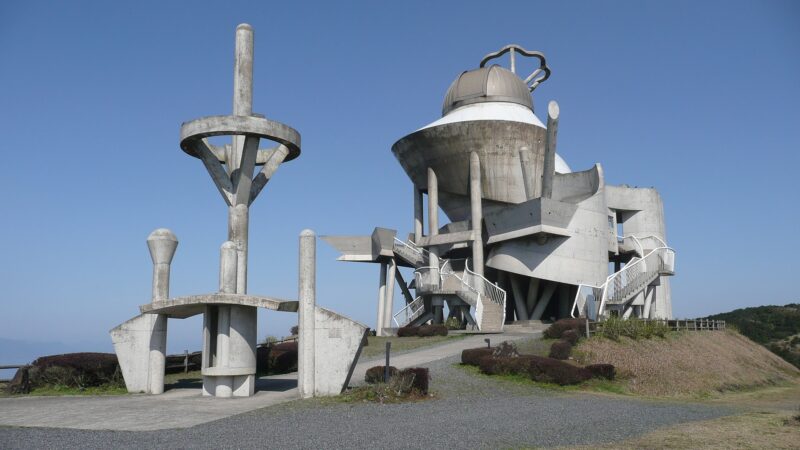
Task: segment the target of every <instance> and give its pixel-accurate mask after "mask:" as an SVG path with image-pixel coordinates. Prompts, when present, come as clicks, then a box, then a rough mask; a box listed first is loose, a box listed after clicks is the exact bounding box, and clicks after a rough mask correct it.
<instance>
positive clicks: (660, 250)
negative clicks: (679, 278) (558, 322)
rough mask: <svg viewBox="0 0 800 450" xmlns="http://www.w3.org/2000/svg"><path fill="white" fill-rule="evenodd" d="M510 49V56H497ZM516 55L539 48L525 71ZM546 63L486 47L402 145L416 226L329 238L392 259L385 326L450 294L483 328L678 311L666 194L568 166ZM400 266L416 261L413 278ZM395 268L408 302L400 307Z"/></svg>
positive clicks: (381, 325) (424, 318)
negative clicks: (437, 114) (559, 147)
mask: <svg viewBox="0 0 800 450" xmlns="http://www.w3.org/2000/svg"><path fill="white" fill-rule="evenodd" d="M505 54H509V60H510V68H509V69H506V68H504V67H501V66H499V65H489V64H488V63H489V62H490V61H492V60H494V59H496V58H499V57H501V56H503V55H505ZM519 56H525V57H532V58H536V59H537V60H538V61H539V66H538V68H537V69H536V70H534V71H533V73H531V74H529V75H527V76H526V77H524V78H522V77H520V76H519V75H518V74H517V70H516V59H517V57H519ZM549 76H550V69H549V67H548V66H547V64H546V61H545V57H544V55H543V54H542V53H540V52H534V51H528V50H525V49H524V48H522V47H519V46H516V45H509V46H506V47H504V48H502V49H501V50H499V51H498V52H495V53H491V54H489V55H486V57H484V58H483V60H481V62H480V64H479V67H478V68H476V69H473V70H469V71H465V72H463V73H462V74H461V75H459V76H458V77H457V78H456V79H455V81H453V83H452V84H451V86H450V88H449V89H448V91H447V93H446V95H445V99H444V104H443V107H442V117H441V118H440V119H439V120H436V121H434V122H433V123H430V124H428V125H426V126H424V127H422V128H421V129H419V130H417V131H415V132H413V133H411V134H409V135H407V136H405V137H403V138H401V139H400V140H398V141H397V142H396V143H395V144H394V145H393V146H392V153H393V154H394V155H395V157H396V158H397V160H398V162H399V163H400V165H401V166H402V167H403V170H404V171H405V172H406V174H407V175H408V177H409V178H410V180H411V182H412V184H413V198H414V221H413V225H414V226H413V232H412V233H411V235H409V237H408V238H407V239H406V238H398V237H397V236H396V234H397V233H396V232H395V231H394V230H390V229H383V228H376V229H375V232H373V234H372V235H371V236H363V237H344V236H342V237H338V236H328V237H324V239H326V241H327V242H329V243H330V244H331V245H333V246H334V247H336V248H337V249H338V250H339V251H341V252H342V257H341V258H340V260H344V261H361V262H377V263H380V264H381V279H380V290H379V305H378V311H379V313H378V324H377V330H378V332H379V333H380V334H385V331H384V330H385V329H388V328H392V327H398V326H404V325H409V324H412V325H414V324H421V323H425V322H428V321H432V322H434V323H440V322H442V321H443V320H444V308H445V306H447V310H448V317H455V318H457V319H458V320H461V321H462V322H463V323H464V324H466V325H468V326H472V327H474V328H478V329H480V330H482V331H500V330H502V328H503V324H504V323H508V322H525V321H529V320H542V319H553V318H561V317H567V316H570V315H588V316H589V317H591V318H597V317H601V318H602V317H605V316H608V315H611V314H615V315H620V316H623V317H631V316H636V317H644V318H656V317H657V318H671V315H672V310H671V305H670V295H669V285H668V282H667V279H666V276H669V275H672V273H673V270H674V252H673V251H672V249H670V248H668V247H667V245H666V243H665V239H666V236H665V227H664V220H663V206H662V203H661V199H660V197H659V195H658V193H657V192H656V191H655V190H653V189H638V188H630V187H627V186H606V184H605V180H604V178H603V170H602V167H601V166H600V165H599V164H596V165H595V166H594V167H592V168H590V169H588V170H585V171H581V172H573V171H572V170H571V169H570V168H569V166H568V165H567V164H566V162H565V161H564V160H563V159H562V158H561V157H560V156H559V155H558V154H557V153H556V143H557V133H558V120H559V107H558V104H557V103H556V102H554V101H553V102H550V104H549V105H548V111H547V124H546V125H545V124H544V123H542V121H541V120H539V118H537V117H536V115H535V114H534V111H533V100H532V98H531V93H532V92H533V91H534V90H535V89H536V88H537V87H538V86H539V85H540V84H541V83H542V82H544V81H545V80H547V79H548V78H549ZM424 195H427V205H428V208H427V210H428V213H427V232H425V231H424V230H425V229H426V227H425V226H424V224H425V219H426V217H425V214H424V208H423V204H424V202H423V196H424ZM439 208H441V209H442V210H443V211H444V213H445V215H446V216H447V218H448V219H449V223H447V224H444V225H441V224H440V222H439ZM618 229H619V230H620V231H621V233H620V235H619V236H618ZM609 263H614V264H615V269H614V270H613V271H611V272H609ZM402 266H405V267H411V268H413V269H414V280H412V281H411V282H410V283H405V281H404V280H403V278H402V274H401V272H400V270H399V268H398V267H402ZM395 280H397V281H398V283H399V284H400V288H401V291H402V293H403V296H404V298H405V300H406V305H405V307H404V308H402V309H400V311H399V312H398V313H396V314H392V312H393V299H392V297H393V295H392V293H393V286H392V285H393V283H394V282H395ZM411 290H414V291H415V293H414V294H411Z"/></svg>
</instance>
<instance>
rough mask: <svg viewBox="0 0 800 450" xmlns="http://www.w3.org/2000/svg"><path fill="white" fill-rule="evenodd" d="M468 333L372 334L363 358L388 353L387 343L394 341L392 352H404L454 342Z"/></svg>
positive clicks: (362, 353) (362, 355)
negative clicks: (397, 335) (424, 335)
mask: <svg viewBox="0 0 800 450" xmlns="http://www.w3.org/2000/svg"><path fill="white" fill-rule="evenodd" d="M466 336H467V335H466V334H454V335H449V336H430V337H418V336H409V337H402V338H400V337H396V336H388V337H386V336H382V337H377V336H370V337H368V338H367V342H368V343H369V344H368V345H366V346H365V347H364V348H363V349H362V350H361V358H362V359H370V358H375V357H377V356H383V355H385V354H386V343H387V342H391V343H392V354H395V353H397V352H404V351H408V350H414V349H417V348H422V347H429V346H432V345H436V344H444V343H448V342H453V341H456V340H458V339H463V338H464V337H466Z"/></svg>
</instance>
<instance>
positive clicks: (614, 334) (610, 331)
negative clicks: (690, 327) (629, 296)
mask: <svg viewBox="0 0 800 450" xmlns="http://www.w3.org/2000/svg"><path fill="white" fill-rule="evenodd" d="M602 324H603V325H602V327H600V330H599V332H598V334H599V335H600V336H603V337H606V338H609V339H612V340H615V341H616V340H619V338H620V336H625V337H629V338H631V339H652V338H653V337H656V336H658V337H662V338H663V337H664V336H666V335H667V333H669V331H670V330H669V326H667V324H665V323H663V322H659V321H653V320H640V319H621V318H619V317H614V316H612V317H609V318H608V319H606V320H604V321H603V322H602Z"/></svg>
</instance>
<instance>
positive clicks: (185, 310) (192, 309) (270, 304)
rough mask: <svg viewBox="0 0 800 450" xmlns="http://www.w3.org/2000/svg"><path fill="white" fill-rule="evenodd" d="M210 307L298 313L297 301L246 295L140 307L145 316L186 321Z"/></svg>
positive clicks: (197, 297)
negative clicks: (160, 316)
mask: <svg viewBox="0 0 800 450" xmlns="http://www.w3.org/2000/svg"><path fill="white" fill-rule="evenodd" d="M208 305H238V306H254V307H256V308H266V309H271V310H273V311H284V312H297V307H298V302H297V300H283V299H279V298H274V297H264V296H259V295H245V294H221V293H216V294H201V295H190V296H188V297H176V298H173V299H169V300H164V301H158V302H152V303H147V304H144V305H142V306H140V307H139V311H141V312H142V313H143V314H165V315H167V316H170V317H174V318H176V319H185V318H187V317H192V316H195V315H197V314H202V313H204V312H205V311H206V306H208Z"/></svg>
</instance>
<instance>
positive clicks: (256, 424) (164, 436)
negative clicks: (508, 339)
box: [0, 357, 736, 449]
mask: <svg viewBox="0 0 800 450" xmlns="http://www.w3.org/2000/svg"><path fill="white" fill-rule="evenodd" d="M457 362H458V358H457V357H451V358H447V359H444V360H440V361H436V362H433V363H431V364H429V367H430V368H431V373H432V382H431V388H432V389H433V390H434V391H436V392H437V394H438V397H439V398H438V399H435V400H428V401H423V402H419V403H414V404H408V403H407V404H397V405H379V404H372V403H362V404H343V403H336V402H334V401H331V400H319V399H312V400H303V401H295V402H290V403H285V404H282V405H277V406H272V407H268V408H263V409H259V410H255V411H251V412H248V413H244V414H240V415H238V416H233V417H228V418H225V419H221V420H218V421H214V422H210V423H206V424H203V425H199V426H196V427H193V428H188V429H180V430H161V431H149V432H125V431H85V430H72V429H52V428H13V427H0V448H3V449H14V448H31V447H36V448H109V447H113V448H153V447H159V448H164V447H167V448H281V449H286V448H317V449H318V448H325V449H335V448H376V447H378V448H390V449H391V448H431V447H456V446H458V447H466V448H516V447H531V446H536V447H548V446H559V445H572V444H592V443H601V442H613V441H617V440H621V439H625V438H628V437H632V436H635V435H639V434H642V433H646V432H649V431H652V430H653V429H655V428H657V427H661V426H667V425H672V424H676V423H681V422H688V421H696V420H706V419H711V418H715V417H720V416H724V415H728V414H732V413H734V412H735V411H736V410H735V409H732V408H729V407H724V406H718V405H716V406H712V405H707V404H692V403H677V402H654V401H644V400H637V399H628V398H620V397H608V396H600V395H592V394H583V393H572V392H570V393H565V392H560V391H553V390H545V389H540V388H536V387H534V386H531V385H528V384H523V383H515V382H510V381H504V380H497V379H492V378H490V377H486V376H482V375H477V374H474V373H471V372H468V371H466V370H464V369H462V368H459V367H456V366H455V365H454V364H455V363H457ZM186 414H192V411H186Z"/></svg>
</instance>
